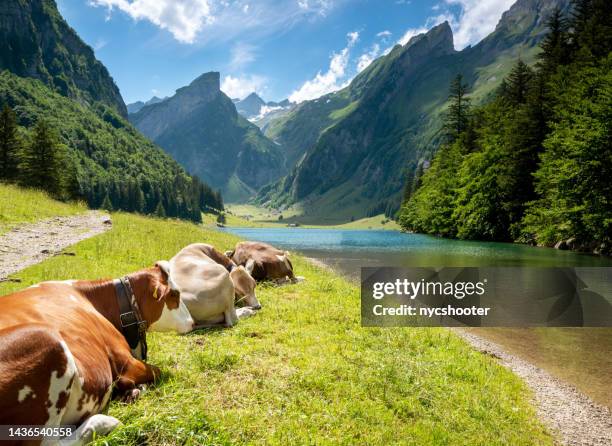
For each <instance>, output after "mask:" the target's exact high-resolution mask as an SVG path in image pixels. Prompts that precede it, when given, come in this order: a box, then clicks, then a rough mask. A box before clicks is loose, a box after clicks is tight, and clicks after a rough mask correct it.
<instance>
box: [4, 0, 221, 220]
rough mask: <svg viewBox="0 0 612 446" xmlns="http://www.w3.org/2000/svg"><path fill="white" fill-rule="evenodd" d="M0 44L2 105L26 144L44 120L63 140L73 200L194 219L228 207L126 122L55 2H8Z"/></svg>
mask: <svg viewBox="0 0 612 446" xmlns="http://www.w3.org/2000/svg"><path fill="white" fill-rule="evenodd" d="M0 42H2V46H1V47H0V68H2V70H1V71H0V108H4V107H5V106H8V107H10V108H11V109H12V110H13V111H14V113H15V115H16V121H17V125H18V126H19V134H20V135H22V136H23V138H22V139H23V141H24V143H28V142H29V141H30V139H31V136H32V129H33V128H34V127H35V126H36V124H37V123H38V122H40V121H41V120H43V121H45V122H46V123H47V124H48V127H49V129H50V132H51V133H53V134H54V135H57V140H58V142H59V144H60V146H61V147H60V150H61V152H62V153H65V155H66V156H65V158H63V163H62V169H63V171H62V174H63V175H64V176H65V177H66V180H67V181H68V182H69V183H70V185H69V188H70V194H71V195H72V197H73V198H75V197H76V198H79V199H85V200H87V201H88V203H89V205H90V206H92V207H99V206H101V205H102V203H103V202H104V199H105V198H107V203H108V202H110V204H111V205H112V207H113V209H117V210H127V211H137V212H144V213H152V212H153V211H154V210H155V208H156V207H157V208H159V209H162V208H163V209H164V212H165V214H166V215H168V216H172V217H177V216H178V217H186V218H192V219H194V220H196V221H197V220H201V215H200V208H204V207H206V206H211V207H216V208H218V207H221V206H222V203H221V200H220V197H219V196H218V195H216V194H214V193H213V191H212V190H211V189H210V188H208V187H207V186H206V185H203V184H201V183H199V182H198V181H197V180H194V179H192V178H191V177H190V176H189V175H188V174H187V172H186V171H185V170H184V169H183V168H182V167H181V166H180V165H179V164H178V163H177V162H176V161H175V160H173V159H172V158H171V157H170V156H169V155H168V154H167V153H165V152H164V151H163V150H162V149H161V148H160V147H158V146H156V145H155V144H153V143H152V142H151V141H149V140H148V139H147V138H145V137H144V136H143V135H142V134H140V133H139V132H138V130H136V128H134V127H133V126H132V125H131V124H130V123H129V122H128V121H127V119H126V118H125V116H126V115H127V110H126V107H125V104H124V103H123V99H122V98H121V95H120V94H119V90H118V89H117V87H116V86H115V84H114V82H113V80H112V78H111V77H110V76H109V75H108V71H107V70H106V68H105V67H104V66H103V65H102V63H101V62H99V61H98V60H96V59H95V57H94V55H93V51H92V50H91V48H89V47H88V46H87V45H86V44H85V43H83V42H82V41H81V40H80V38H79V37H78V35H77V34H76V33H75V32H74V31H73V30H72V29H71V28H70V27H69V26H68V25H67V24H66V22H65V21H64V20H63V18H62V17H61V16H60V14H59V12H58V10H57V7H56V4H55V3H54V2H53V1H51V0H29V1H24V0H19V1H17V0H2V2H0ZM26 185H27V184H26Z"/></svg>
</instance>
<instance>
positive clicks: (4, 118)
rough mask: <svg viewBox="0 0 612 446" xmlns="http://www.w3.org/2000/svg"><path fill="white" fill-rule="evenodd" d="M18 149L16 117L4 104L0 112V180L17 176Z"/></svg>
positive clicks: (19, 144) (19, 147) (19, 148)
mask: <svg viewBox="0 0 612 446" xmlns="http://www.w3.org/2000/svg"><path fill="white" fill-rule="evenodd" d="M20 151H21V141H20V139H19V136H18V135H17V117H16V116H15V113H14V112H13V110H12V109H11V108H10V107H9V106H8V105H6V106H5V107H4V108H3V109H2V113H0V180H13V179H15V178H16V177H17V169H18V166H19V152H20Z"/></svg>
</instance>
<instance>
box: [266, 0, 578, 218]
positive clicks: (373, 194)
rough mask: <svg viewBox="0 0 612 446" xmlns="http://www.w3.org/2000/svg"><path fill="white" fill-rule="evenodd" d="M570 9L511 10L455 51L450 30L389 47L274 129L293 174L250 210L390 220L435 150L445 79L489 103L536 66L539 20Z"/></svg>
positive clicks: (543, 5)
mask: <svg viewBox="0 0 612 446" xmlns="http://www.w3.org/2000/svg"><path fill="white" fill-rule="evenodd" d="M567 4H568V1H567V0H518V1H517V2H516V3H515V4H514V5H513V6H512V7H511V8H510V10H508V11H507V12H505V13H504V14H503V16H502V18H501V20H500V22H499V23H498V25H497V27H496V29H495V31H494V32H493V33H491V34H490V35H489V36H488V37H486V38H485V39H484V40H483V41H481V42H480V43H479V44H477V45H476V46H474V47H467V48H466V49H464V50H462V51H455V49H454V45H453V35H452V31H451V28H450V26H449V25H448V23H443V24H440V25H438V26H436V27H434V28H433V29H431V30H430V31H429V32H427V33H425V34H421V35H419V36H415V37H413V38H412V39H411V40H410V41H409V42H408V43H407V44H406V45H404V46H400V45H396V46H395V47H394V48H393V49H392V50H391V52H390V53H389V54H387V55H386V56H383V57H381V58H379V59H377V60H376V61H375V62H374V63H372V64H371V65H370V66H369V67H368V68H367V69H365V70H364V71H363V72H362V73H360V74H359V75H358V76H357V77H356V78H355V79H354V80H353V81H352V82H351V84H350V85H349V86H348V87H346V88H345V89H343V90H340V91H338V92H336V93H332V94H329V95H326V96H323V97H321V98H319V99H317V100H314V101H306V102H303V103H301V104H299V105H298V106H297V107H295V108H294V109H293V110H292V111H291V112H289V113H288V114H287V115H286V116H284V117H282V118H280V119H278V120H276V121H274V122H271V123H270V124H269V126H268V128H267V130H266V135H267V136H268V137H270V138H271V139H273V140H274V141H276V142H277V143H279V144H281V145H282V147H283V149H284V151H285V156H286V159H287V164H288V166H289V167H290V168H291V173H290V174H289V175H287V176H286V177H284V178H282V179H281V180H279V181H278V182H277V183H275V184H273V185H269V186H267V187H265V188H263V189H262V190H261V191H260V193H259V194H258V197H257V201H259V202H260V203H267V204H270V205H273V206H286V205H291V204H296V203H300V204H301V205H302V207H303V208H304V209H305V211H306V213H308V214H310V215H313V214H318V215H323V216H325V215H333V217H334V219H336V220H347V219H349V218H351V217H361V216H367V215H376V214H378V213H381V212H387V213H388V214H391V213H393V212H394V211H395V210H396V209H397V208H398V207H399V204H400V201H401V195H402V190H403V187H404V183H405V179H406V177H407V176H408V175H410V174H411V173H412V172H414V170H415V169H416V168H417V166H418V165H419V164H422V163H423V162H425V161H426V160H428V159H430V158H431V156H432V154H433V152H434V151H435V150H436V148H437V147H438V146H439V144H440V127H441V122H442V119H441V117H442V113H443V112H444V110H445V104H446V102H447V96H448V89H449V84H450V81H451V79H452V78H453V77H454V76H456V75H457V74H459V73H460V74H463V76H464V78H465V80H466V82H467V83H468V85H469V88H470V90H471V92H472V93H471V97H472V99H473V101H474V102H476V103H478V102H482V101H485V100H486V99H487V97H489V95H490V94H491V92H493V91H494V90H495V89H496V88H497V87H498V85H499V84H500V82H501V79H502V78H503V77H504V76H505V75H506V74H507V73H508V72H509V70H510V68H511V67H512V66H513V64H514V63H515V62H516V60H517V59H518V58H519V57H521V58H522V59H523V60H525V61H527V62H533V61H534V59H535V56H536V54H537V52H538V44H539V42H540V40H541V38H542V36H543V34H544V33H545V22H546V18H547V17H548V16H549V14H550V13H551V12H552V10H553V9H554V8H555V7H556V6H560V7H562V8H567V7H568V6H567Z"/></svg>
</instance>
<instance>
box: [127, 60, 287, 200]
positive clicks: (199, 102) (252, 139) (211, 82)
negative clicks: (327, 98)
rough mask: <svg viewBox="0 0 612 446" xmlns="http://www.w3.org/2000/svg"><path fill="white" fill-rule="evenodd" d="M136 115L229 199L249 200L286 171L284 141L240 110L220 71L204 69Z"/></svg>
mask: <svg viewBox="0 0 612 446" xmlns="http://www.w3.org/2000/svg"><path fill="white" fill-rule="evenodd" d="M130 119H131V121H132V122H133V123H134V125H135V126H136V127H137V128H138V129H139V130H140V131H141V132H142V133H144V134H145V135H146V136H148V137H149V138H151V140H153V141H154V142H156V143H157V144H159V145H160V146H161V147H163V148H164V149H165V150H166V151H167V152H168V153H170V154H171V155H172V156H174V157H175V158H176V159H177V160H178V161H179V162H180V163H181V164H182V165H183V166H185V167H186V168H187V169H188V170H189V171H190V172H191V173H192V174H194V175H197V176H199V177H200V178H202V179H203V180H205V181H206V182H208V183H209V184H211V185H212V186H214V187H216V188H220V189H221V190H222V191H223V194H224V197H225V199H226V200H227V201H241V200H245V199H247V198H249V197H250V196H251V195H253V194H254V192H255V191H256V190H257V189H259V188H260V187H262V186H263V185H265V184H267V183H269V182H271V181H274V180H276V179H278V178H279V177H280V176H281V175H283V173H284V172H285V169H284V159H283V155H282V152H281V149H280V147H279V146H278V145H276V144H275V143H273V142H272V141H270V140H269V139H268V138H266V137H265V136H264V135H263V134H262V133H261V131H260V130H259V128H258V127H257V126H255V125H253V124H251V123H250V122H248V121H247V120H246V119H245V118H244V117H242V116H240V115H239V114H238V112H237V111H236V107H235V106H234V103H233V101H232V100H231V99H230V98H228V97H227V96H226V95H225V94H224V93H223V92H222V91H221V89H220V75H219V73H216V72H211V73H206V74H203V75H202V76H200V77H199V78H197V79H196V80H194V81H193V82H192V83H191V84H190V85H189V86H187V87H183V88H181V89H179V90H177V92H176V94H175V95H174V96H172V97H171V98H168V99H166V100H165V101H163V102H161V103H158V104H153V105H148V106H146V107H144V108H143V109H142V110H140V111H139V112H138V113H135V114H133V115H130Z"/></svg>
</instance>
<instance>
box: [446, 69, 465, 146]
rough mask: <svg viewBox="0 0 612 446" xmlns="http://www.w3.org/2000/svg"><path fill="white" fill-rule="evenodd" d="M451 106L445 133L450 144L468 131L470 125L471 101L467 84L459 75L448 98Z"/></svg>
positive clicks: (453, 82) (447, 115)
mask: <svg viewBox="0 0 612 446" xmlns="http://www.w3.org/2000/svg"><path fill="white" fill-rule="evenodd" d="M448 99H449V101H450V105H449V106H448V111H447V114H446V119H445V123H444V131H445V133H446V136H447V138H448V140H449V141H450V142H453V141H455V140H456V139H457V138H459V136H460V135H461V134H462V133H463V132H464V131H465V130H466V129H467V127H468V124H469V109H470V99H469V98H468V97H467V84H464V83H463V76H462V75H461V74H458V75H457V76H456V77H455V78H454V79H453V80H452V82H451V86H450V94H449V97H448Z"/></svg>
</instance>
